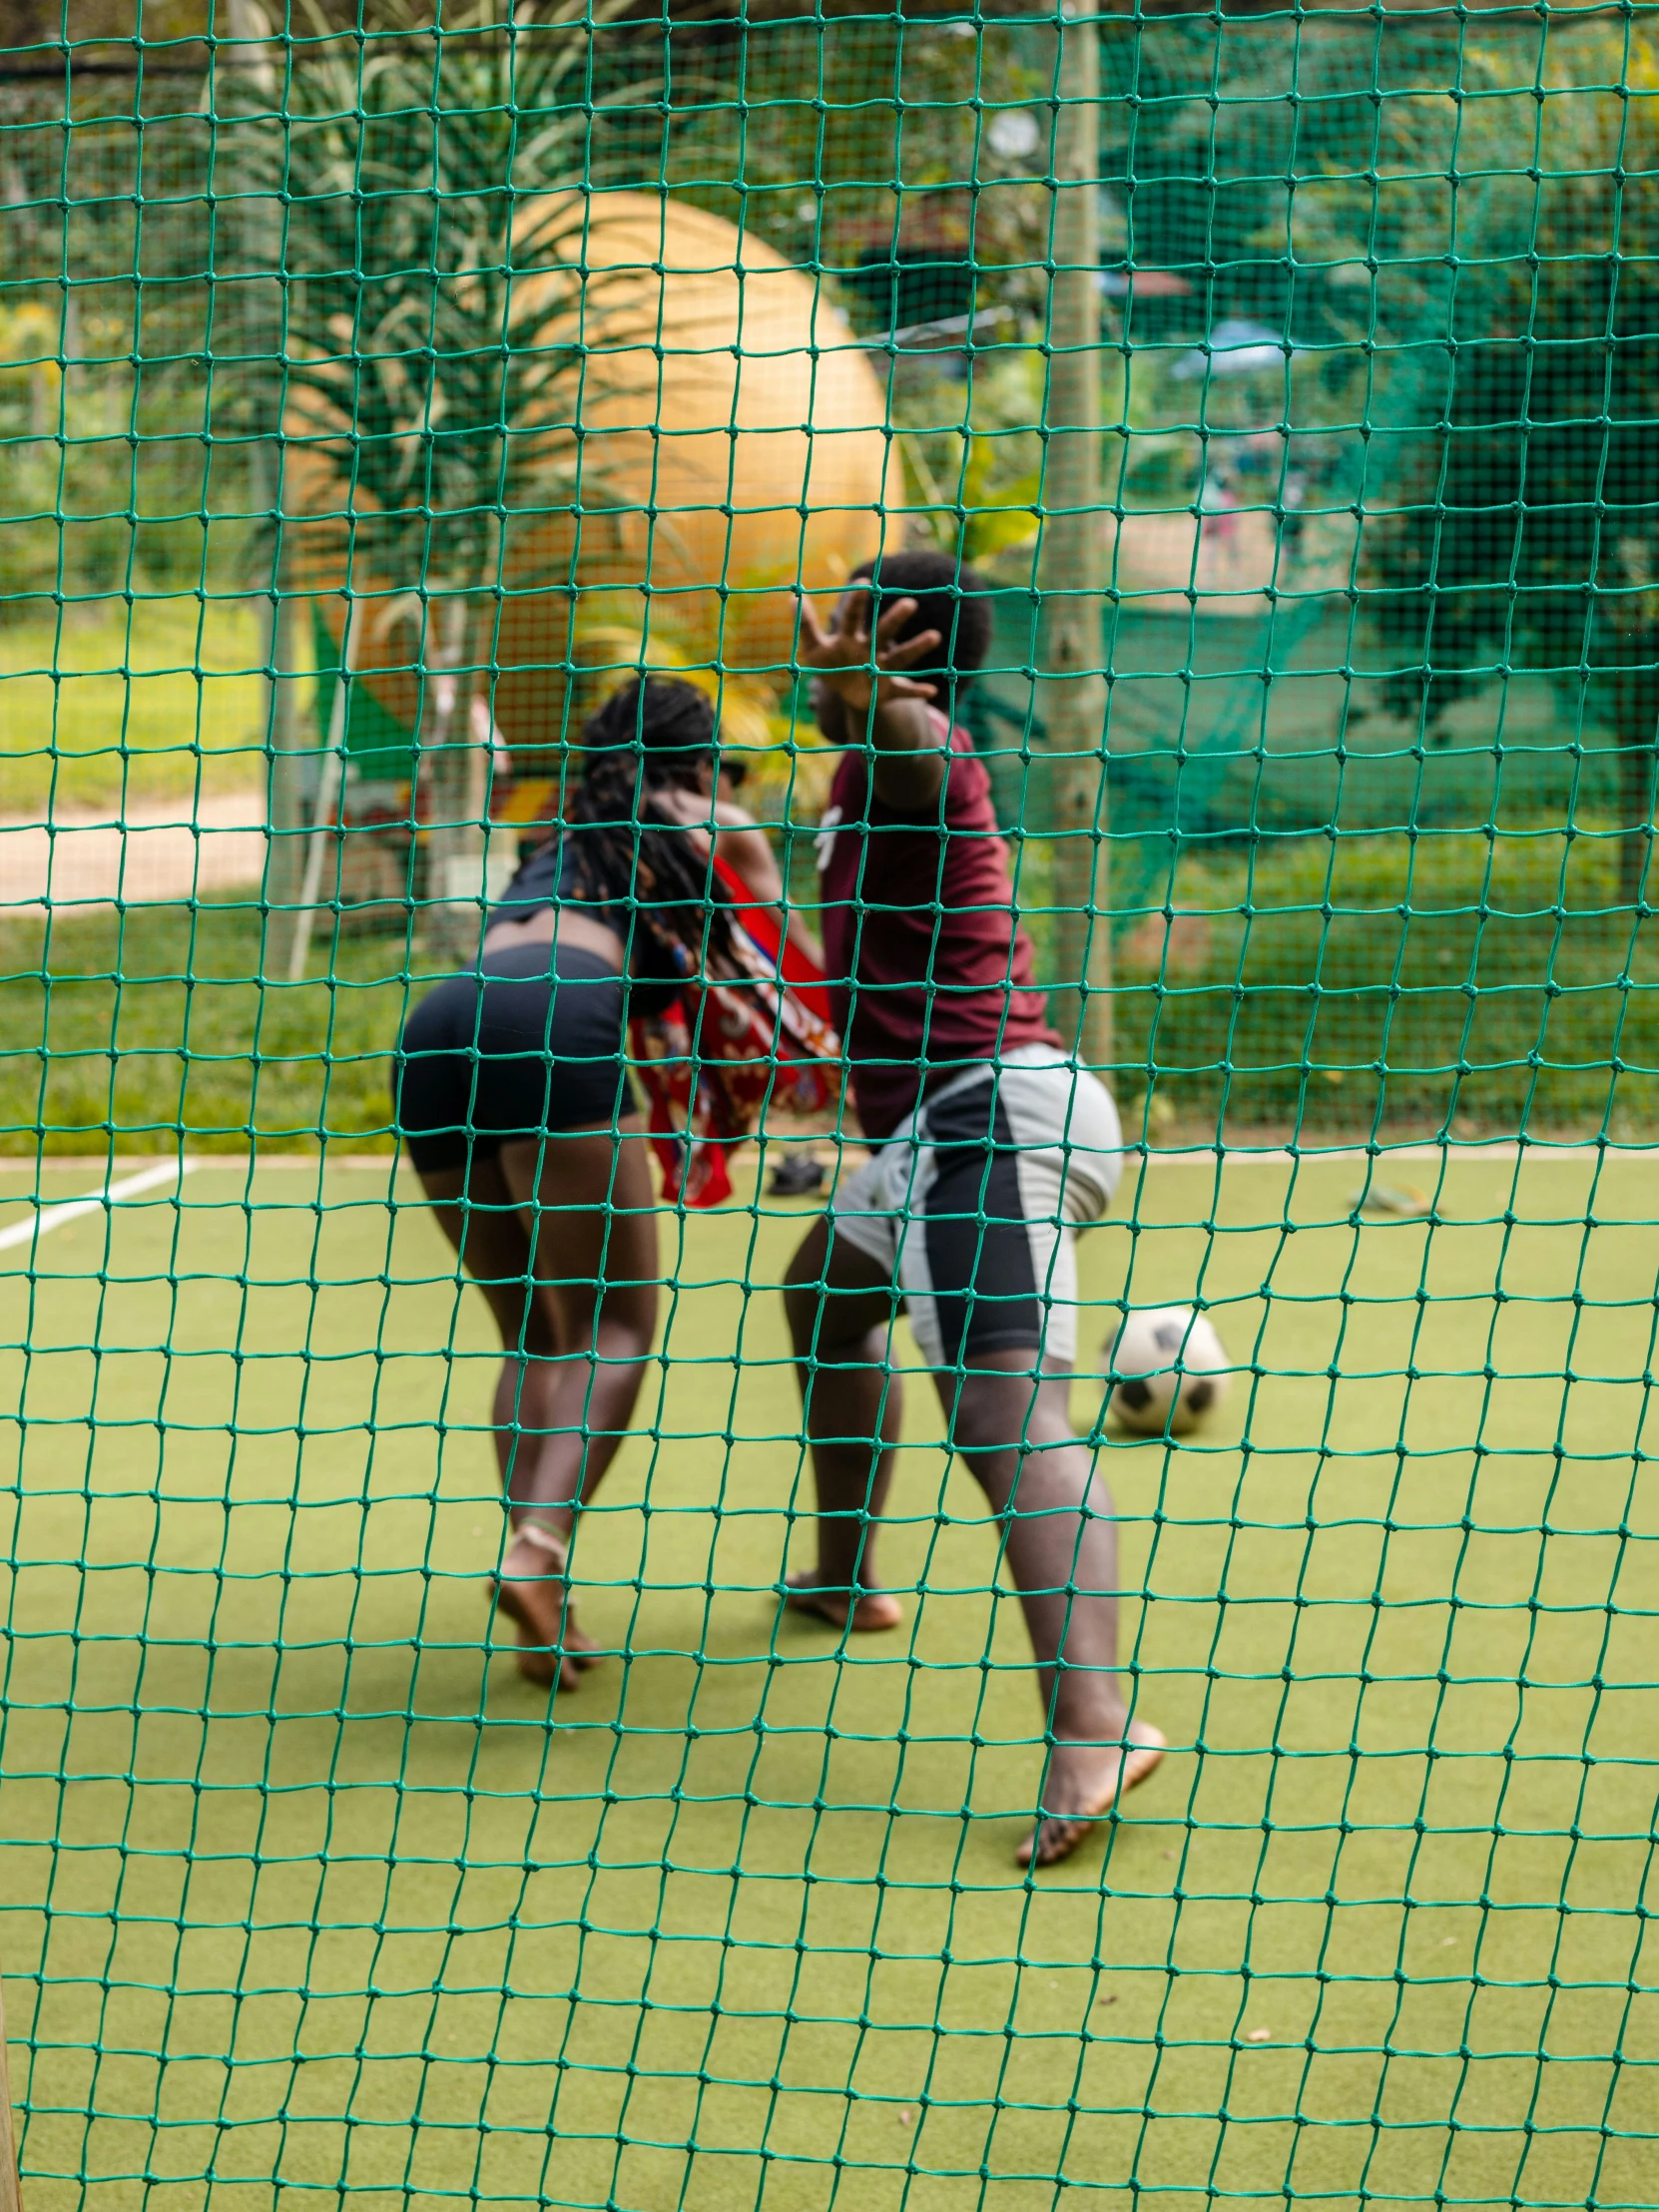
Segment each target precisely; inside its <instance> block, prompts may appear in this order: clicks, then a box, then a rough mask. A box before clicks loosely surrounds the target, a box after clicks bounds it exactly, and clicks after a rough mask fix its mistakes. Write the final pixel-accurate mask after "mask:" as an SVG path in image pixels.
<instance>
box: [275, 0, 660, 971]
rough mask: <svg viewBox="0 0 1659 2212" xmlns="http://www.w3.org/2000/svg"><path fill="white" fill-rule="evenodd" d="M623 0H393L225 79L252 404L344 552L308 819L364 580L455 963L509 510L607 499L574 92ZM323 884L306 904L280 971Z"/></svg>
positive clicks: (586, 159) (332, 799)
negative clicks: (266, 68)
mask: <svg viewBox="0 0 1659 2212" xmlns="http://www.w3.org/2000/svg"><path fill="white" fill-rule="evenodd" d="M625 4H626V0H599V4H598V5H590V4H589V0H546V4H528V5H519V6H517V7H516V8H513V9H511V10H510V12H509V11H508V10H507V9H506V8H504V7H503V6H502V5H500V4H499V0H477V4H476V5H475V6H473V7H471V8H469V9H468V10H467V11H466V12H465V13H464V14H461V15H459V16H457V17H454V18H452V19H450V20H448V21H447V22H445V23H444V24H443V25H442V26H441V27H439V28H434V27H432V26H430V25H427V26H421V25H419V24H417V23H416V21H415V19H414V18H413V16H412V15H410V14H408V13H404V12H401V0H398V5H397V6H394V7H393V9H392V10H391V11H390V14H389V16H388V18H387V21H388V26H389V27H388V29H386V30H384V31H380V32H376V33H375V34H373V35H371V36H368V37H364V38H359V37H358V36H357V35H355V34H350V35H346V34H341V33H339V32H337V31H335V30H333V29H332V28H331V27H330V26H329V25H328V24H326V23H325V22H324V21H323V20H322V19H321V18H320V17H319V18H317V19H316V22H315V31H316V37H315V39H314V40H307V41H305V42H303V43H301V42H298V41H288V42H285V44H284V46H283V49H282V54H283V64H284V66H283V67H282V68H281V69H280V70H279V71H278V72H277V83H276V87H275V97H273V96H272V85H271V79H270V77H269V75H268V77H267V79H266V88H267V89H266V92H265V95H264V97H263V98H259V99H255V100H253V102H252V104H251V100H250V94H251V88H252V86H253V83H254V80H253V77H252V75H251V74H248V73H245V76H244V78H243V79H242V80H239V81H236V82H238V84H239V86H240V108H241V114H240V120H241V121H242V122H243V123H245V124H247V125H251V126H252V128H248V129H246V130H245V131H244V132H242V133H241V134H240V135H241V137H242V138H243V140H244V145H243V147H242V148H241V149H239V157H240V158H239V163H238V176H239V182H240V184H241V187H242V190H243V193H244V195H245V199H246V204H247V205H248V206H250V207H257V208H259V209H261V210H262V211H263V212H262V216H261V219H260V220H261V222H262V223H263V225H264V226H265V235H266V236H267V237H268V238H271V239H272V240H273V243H274V244H275V246H276V248H277V255H276V260H275V264H274V267H273V271H272V273H273V274H274V275H275V277H276V278H277V284H278V286H279V292H280V299H281V308H280V317H281V319H280V328H279V330H278V331H276V332H274V333H273V334H272V335H273V343H272V344H271V345H270V346H269V347H268V348H265V349H263V350H264V351H265V353H266V359H267V373H266V376H265V379H264V391H263V397H262V405H263V410H264V413H265V416H266V419H267V420H268V421H269V422H270V423H271V424H272V425H273V427H274V428H276V429H277V434H278V435H279V437H280V439H281V441H282V444H283V446H284V448H285V450H286V453H287V455H288V471H287V472H288V474H289V475H290V476H291V475H292V474H293V473H294V472H295V464H296V463H297V464H298V468H299V470H300V471H301V472H302V471H303V469H304V467H305V466H306V465H309V466H310V467H311V469H312V470H313V471H315V469H316V464H317V462H318V461H319V460H320V461H321V462H322V463H324V464H325V468H326V471H327V472H328V473H330V474H332V476H333V477H334V479H335V481H336V482H337V483H338V484H339V485H342V486H343V487H344V492H343V498H342V501H341V508H342V511H341V512H340V513H339V514H338V515H337V516H336V517H333V518H330V520H329V522H328V523H327V524H325V525H324V526H323V527H325V528H326V529H328V530H329V531H330V532H331V533H332V535H333V538H334V541H335V542H336V543H341V542H342V545H343V552H344V560H345V589H346V606H347V618H346V625H345V636H344V640H343V643H342V653H341V664H342V680H341V683H340V685H339V687H338V690H337V692H336V700H335V721H336V729H335V730H334V732H333V733H332V740H333V742H332V744H331V746H330V751H329V758H330V760H331V761H333V762H334V763H335V766H334V768H333V771H332V773H331V775H329V776H325V780H324V784H325V788H324V795H323V804H321V805H319V808H318V813H317V824H318V831H319V834H320V835H321V836H323V837H326V836H327V834H328V833H329V830H330V828H331V827H332V819H333V816H334V813H335V811H336V809H337V795H338V783H337V762H338V758H339V756H340V755H341V751H342V745H341V741H342V738H343V731H344V715H345V695H346V693H347V692H348V689H349V683H350V675H351V670H352V667H353V665H354V663H355V660H356V658H357V649H358V646H359V641H360V637H361V628H360V626H361V625H362V624H363V623H364V621H365V620H366V619H367V618H368V611H367V610H366V609H365V608H364V606H363V604H362V597H363V587H362V584H361V583H360V582H358V581H357V580H358V579H363V578H369V579H372V580H373V582H372V589H373V590H374V592H375V593H376V595H377V596H379V597H380V598H381V600H382V606H381V609H380V612H379V617H378V619H380V620H382V621H383V620H386V619H389V618H390V617H391V616H395V615H397V614H399V613H401V614H407V613H409V612H411V611H412V613H413V616H414V629H415V633H416V638H417V648H416V665H417V666H418V668H419V670H420V674H421V685H420V690H421V712H420V719H419V729H418V750H417V759H418V761H419V763H420V772H421V783H422V790H423V795H424V799H425V802H426V803H427V805H428V806H429V810H430V822H431V838H432V842H431V857H432V861H433V866H432V870H431V880H432V882H433V884H434V885H435V889H436V903H435V905H434V907H433V909H432V914H431V920H432V923H433V934H434V936H435V938H436V940H437V948H438V949H440V950H442V951H445V952H447V953H450V954H453V955H457V956H458V955H460V954H461V953H463V952H464V951H465V949H466V948H467V943H468V939H469V938H471V939H472V940H473V941H475V939H476V930H477V924H478V915H479V897H480V893H481V890H482V884H483V850H484V834H485V812H486V807H487V781H486V779H487V754H486V752H485V750H484V749H483V748H482V747H480V746H478V745H476V744H474V743H472V742H471V730H472V714H471V708H472V702H473V699H474V696H475V694H476V692H477V689H478V687H479V686H480V684H482V683H486V682H487V680H488V676H489V672H490V669H491V667H492V665H493V661H494V652H495V639H496V630H497V625H498V620H499V607H500V595H501V594H502V592H503V591H504V590H505V589H507V588H510V587H514V586H516V587H520V588H522V587H523V586H524V585H525V584H526V583H527V582H528V581H530V579H529V578H528V577H527V576H526V574H525V573H524V571H523V568H522V564H518V565H517V566H516V567H515V561H514V548H513V534H514V524H515V521H517V520H518V519H519V518H521V517H522V518H526V519H529V518H533V517H536V516H538V515H541V514H544V513H545V512H546V510H547V508H548V507H549V506H551V505H554V504H560V503H563V504H568V505H570V506H572V507H573V508H576V509H582V508H592V507H594V506H596V505H597V506H603V505H604V504H605V497H604V487H603V484H602V483H600V482H597V481H596V480H595V471H594V470H593V468H592V467H591V465H590V466H588V467H586V468H584V464H583V453H582V438H581V416H582V410H583V407H584V405H591V403H592V401H593V399H594V397H595V393H596V383H597V380H598V379H600V378H601V377H602V376H603V373H604V364H603V362H602V361H598V360H596V359H595V358H594V356H593V354H592V353H591V351H590V350H589V348H588V347H587V346H586V345H584V343H583V342H582V336H581V332H582V327H583V319H584V314H583V310H584V309H585V310H586V311H587V312H588V313H590V314H591V313H592V311H593V310H594V308H595V306H596V304H597V302H596V301H595V299H594V296H593V295H594V292H595V289H596V287H598V286H602V285H605V284H607V283H613V284H614V283H615V282H617V281H618V279H617V278H616V277H606V276H604V275H600V276H597V277H595V276H587V275H584V273H583V270H582V268H581V264H582V261H583V258H584V257H583V253H582V247H583V243H584V241H585V240H586V239H587V238H588V237H589V236H590V235H591V233H592V231H593V229H594V228H595V227H596V226H597V225H599V224H602V222H603V213H602V211H603V202H602V201H600V202H598V203H593V202H592V201H590V198H589V194H588V191H587V190H586V189H585V188H586V187H588V186H590V185H591V184H592V183H593V181H594V179H595V176H596V170H597V167H598V165H597V164H596V162H595V159H594V141H595V133H596V124H597V123H598V122H599V121H600V119H601V118H602V117H603V116H604V113H605V106H606V103H603V102H602V103H600V104H599V105H598V107H597V109H596V105H595V103H594V101H593V100H592V98H591V96H590V94H589V89H588V88H589V80H590V76H591V70H592V62H593V51H592V49H593V32H594V29H595V27H596V26H598V25H600V24H603V23H604V22H606V21H607V20H609V19H610V18H611V17H612V16H615V15H616V14H619V13H620V12H621V10H622V7H623V6H624V5H625ZM616 97H617V98H625V97H627V95H626V94H624V95H619V96H616ZM274 207H275V208H277V209H279V211H280V214H279V224H278V225H277V226H276V227H275V228H274V227H273V223H272V217H271V213H270V211H271V210H272V209H273V208H274ZM530 277H534V278H535V281H534V282H533V283H529V282H527V281H526V279H528V278H530ZM257 350H258V349H257ZM307 527H310V528H312V529H315V528H316V527H317V526H316V525H314V524H313V525H308V526H307ZM456 678H458V679H459V680H458V681H455V680H454V679H456ZM440 679H447V680H440ZM317 851H318V853H320V846H319V847H318V848H317ZM318 873H319V869H318V868H317V867H316V866H315V865H313V867H312V868H311V870H309V871H308V893H309V895H305V896H302V898H301V908H302V911H301V914H300V916H299V920H298V924H297V928H296V938H295V963H294V971H295V973H300V972H302V971H303V962H304V955H305V945H306V942H307V941H308V937H309V931H310V917H311V909H312V908H313V907H314V905H315V903H316V897H315V893H316V880H315V878H316V875H317V874H318Z"/></svg>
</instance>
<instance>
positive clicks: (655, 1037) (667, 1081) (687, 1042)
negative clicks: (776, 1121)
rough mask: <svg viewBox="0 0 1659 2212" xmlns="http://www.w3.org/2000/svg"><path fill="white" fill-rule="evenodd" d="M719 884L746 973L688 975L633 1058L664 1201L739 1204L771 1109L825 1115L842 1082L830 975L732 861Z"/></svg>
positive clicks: (634, 1033)
mask: <svg viewBox="0 0 1659 2212" xmlns="http://www.w3.org/2000/svg"><path fill="white" fill-rule="evenodd" d="M714 871H715V876H716V879H717V881H718V883H719V885H720V888H721V890H722V891H723V892H724V893H725V895H726V897H727V899H728V900H729V901H730V903H731V906H732V909H733V917H734V919H735V921H736V923H737V927H736V928H735V929H734V931H733V937H734V941H735V945H736V949H737V954H738V960H739V964H740V967H741V969H742V972H741V973H740V974H738V975H734V976H731V977H729V978H721V979H717V978H716V977H714V976H712V975H709V974H705V975H703V976H702V977H692V976H688V977H687V979H686V982H685V984H684V986H683V988H682V990H681V994H680V997H679V999H678V1000H677V1001H676V1002H675V1004H674V1005H672V1006H671V1007H670V1008H669V1009H668V1010H667V1011H666V1012H665V1013H661V1014H642V1015H636V1016H635V1018H634V1020H633V1021H632V1022H631V1023H630V1025H629V1056H630V1058H631V1059H632V1061H633V1063H634V1067H635V1070H636V1072H637V1074H638V1075H639V1078H640V1081H641V1082H642V1083H643V1084H644V1086H645V1091H646V1096H647V1098H648V1099H649V1101H650V1107H651V1114H650V1129H651V1136H652V1143H653V1149H654V1150H655V1152H656V1154H657V1158H658V1160H659V1162H660V1163H661V1165H662V1170H663V1196H664V1197H665V1198H666V1199H668V1200H670V1201H674V1200H683V1201H684V1203H685V1204H686V1205H687V1206H698V1207H702V1206H719V1205H721V1204H722V1203H723V1202H724V1201H725V1200H726V1199H728V1198H730V1197H731V1195H732V1178H731V1173H730V1170H729V1166H728V1162H729V1159H730V1156H731V1154H732V1152H733V1150H734V1149H735V1148H736V1147H737V1146H738V1145H740V1144H742V1143H743V1141H744V1139H745V1138H746V1137H750V1136H753V1135H754V1133H755V1131H756V1129H757V1128H758V1127H759V1125H760V1122H761V1118H762V1116H763V1114H764V1113H765V1112H766V1111H767V1109H768V1108H769V1107H772V1106H784V1107H787V1108H788V1109H789V1110H790V1111H792V1112H795V1113H815V1112H818V1111H820V1110H821V1109H822V1108H823V1107H825V1106H827V1105H828V1104H829V1103H830V1099H831V1098H832V1097H833V1095H834V1092H835V1088H836V1085H837V1083H838V1080H839V1073H840V1070H839V1061H840V1039H839V1038H838V1037H837V1036H836V1034H835V1032H834V1030H833V1029H832V1028H831V1027H830V1000H829V994H828V992H827V991H826V989H825V985H824V975H823V971H822V970H821V969H820V968H818V967H816V966H815V965H814V963H813V962H812V961H811V960H809V959H808V958H807V957H806V956H805V954H803V953H802V952H801V950H800V949H799V947H797V946H795V945H793V944H791V943H790V941H789V939H788V938H787V937H783V938H782V941H780V939H781V932H780V930H779V927H778V922H777V919H776V917H775V916H774V914H773V912H772V910H771V909H770V908H768V907H766V906H758V905H756V904H755V903H754V901H753V900H752V899H751V898H750V896H749V892H748V888H747V886H746V885H745V883H744V882H743V880H742V878H741V877H740V876H738V875H736V874H735V873H734V872H733V871H732V869H731V868H729V867H727V866H726V865H725V864H724V862H722V861H721V860H719V859H717V860H716V861H715V863H714Z"/></svg>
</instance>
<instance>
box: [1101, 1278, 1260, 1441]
mask: <svg viewBox="0 0 1659 2212" xmlns="http://www.w3.org/2000/svg"><path fill="white" fill-rule="evenodd" d="M1106 1366H1107V1369H1108V1371H1109V1372H1108V1395H1107V1400H1106V1409H1107V1411H1108V1412H1109V1413H1111V1414H1112V1416H1113V1417H1114V1419H1116V1420H1118V1421H1121V1422H1122V1424H1123V1426H1124V1427H1125V1428H1133V1429H1135V1430H1136V1431H1137V1432H1138V1433H1139V1434H1141V1435H1143V1436H1161V1435H1163V1433H1164V1432H1165V1430H1166V1429H1168V1430H1169V1431H1170V1432H1171V1433H1172V1434H1174V1435H1177V1436H1179V1435H1182V1434H1184V1433H1185V1431H1186V1430H1188V1429H1189V1428H1196V1427H1197V1425H1198V1423H1199V1422H1200V1421H1201V1420H1204V1419H1206V1418H1208V1416H1209V1415H1210V1414H1212V1413H1214V1412H1215V1410H1216V1408H1217V1407H1218V1406H1219V1405H1220V1404H1221V1402H1222V1400H1223V1399H1224V1398H1225V1397H1226V1395H1227V1385H1228V1381H1229V1377H1228V1370H1229V1368H1230V1367H1231V1366H1232V1362H1231V1361H1230V1360H1229V1359H1228V1357H1227V1348H1226V1346H1225V1345H1223V1343H1222V1341H1221V1339H1220V1338H1219V1337H1218V1336H1217V1335H1216V1332H1215V1330H1214V1329H1213V1328H1212V1327H1211V1325H1210V1324H1209V1322H1207V1321H1206V1320H1205V1318H1204V1316H1203V1315H1202V1314H1195V1313H1194V1312H1193V1311H1192V1309H1191V1307H1188V1306H1154V1307H1149V1308H1148V1309H1147V1310H1146V1311H1145V1312H1143V1313H1135V1314H1131V1315H1130V1316H1129V1317H1128V1319H1127V1320H1126V1321H1125V1322H1124V1324H1123V1326H1122V1328H1121V1329H1119V1330H1117V1331H1115V1332H1114V1334H1113V1335H1112V1336H1111V1338H1110V1339H1109V1340H1108V1341H1107V1345H1106ZM1112 1377H1116V1381H1115V1382H1113V1381H1112V1380H1111V1378H1112Z"/></svg>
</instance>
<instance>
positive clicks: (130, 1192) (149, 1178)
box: [0, 1160, 196, 1252]
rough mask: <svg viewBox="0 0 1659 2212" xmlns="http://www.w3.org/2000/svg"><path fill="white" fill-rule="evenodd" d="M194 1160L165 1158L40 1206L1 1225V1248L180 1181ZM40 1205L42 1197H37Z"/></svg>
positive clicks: (42, 1235)
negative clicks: (7, 1225) (23, 1217)
mask: <svg viewBox="0 0 1659 2212" xmlns="http://www.w3.org/2000/svg"><path fill="white" fill-rule="evenodd" d="M195 1165H196V1162H195V1161H194V1160H164V1161H163V1162H162V1165H161V1166H160V1167H159V1168H146V1169H145V1170H144V1172H143V1174H142V1175H129V1176H127V1177H126V1178H125V1179H124V1180H123V1181H122V1182H120V1183H109V1184H106V1185H105V1187H104V1189H103V1190H101V1191H94V1192H93V1193H92V1195H91V1196H90V1197H89V1198H71V1199H66V1200H65V1201H64V1202H63V1204H62V1205H59V1206H40V1208H39V1211H38V1212H37V1213H36V1214H35V1215H34V1216H33V1218H32V1219H31V1220H29V1221H18V1222H13V1224H12V1226H11V1227H10V1228H9V1229H0V1252H4V1251H5V1250H6V1249H7V1248H8V1247H9V1246H11V1245H20V1244H28V1243H29V1242H30V1240H31V1239H32V1238H35V1237H48V1236H50V1235H51V1233H52V1231H53V1230H54V1229H64V1228H67V1227H68V1225H69V1224H70V1223H71V1222H72V1221H79V1220H80V1219H81V1217H82V1216H83V1215H84V1214H96V1213H100V1212H102V1210H103V1209H104V1208H105V1207H106V1206H119V1205H120V1204H121V1203H122V1201H123V1200H124V1199H128V1198H137V1196H138V1195H139V1193H140V1191H153V1190H155V1189H156V1188H157V1187H158V1186H159V1185H160V1184H163V1183H174V1182H178V1181H179V1180H180V1179H181V1178H183V1177H184V1176H187V1175H189V1173H190V1172H191V1170H192V1168H194V1167H195ZM35 1203H36V1205H37V1206H39V1201H38V1200H37V1201H35Z"/></svg>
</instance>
